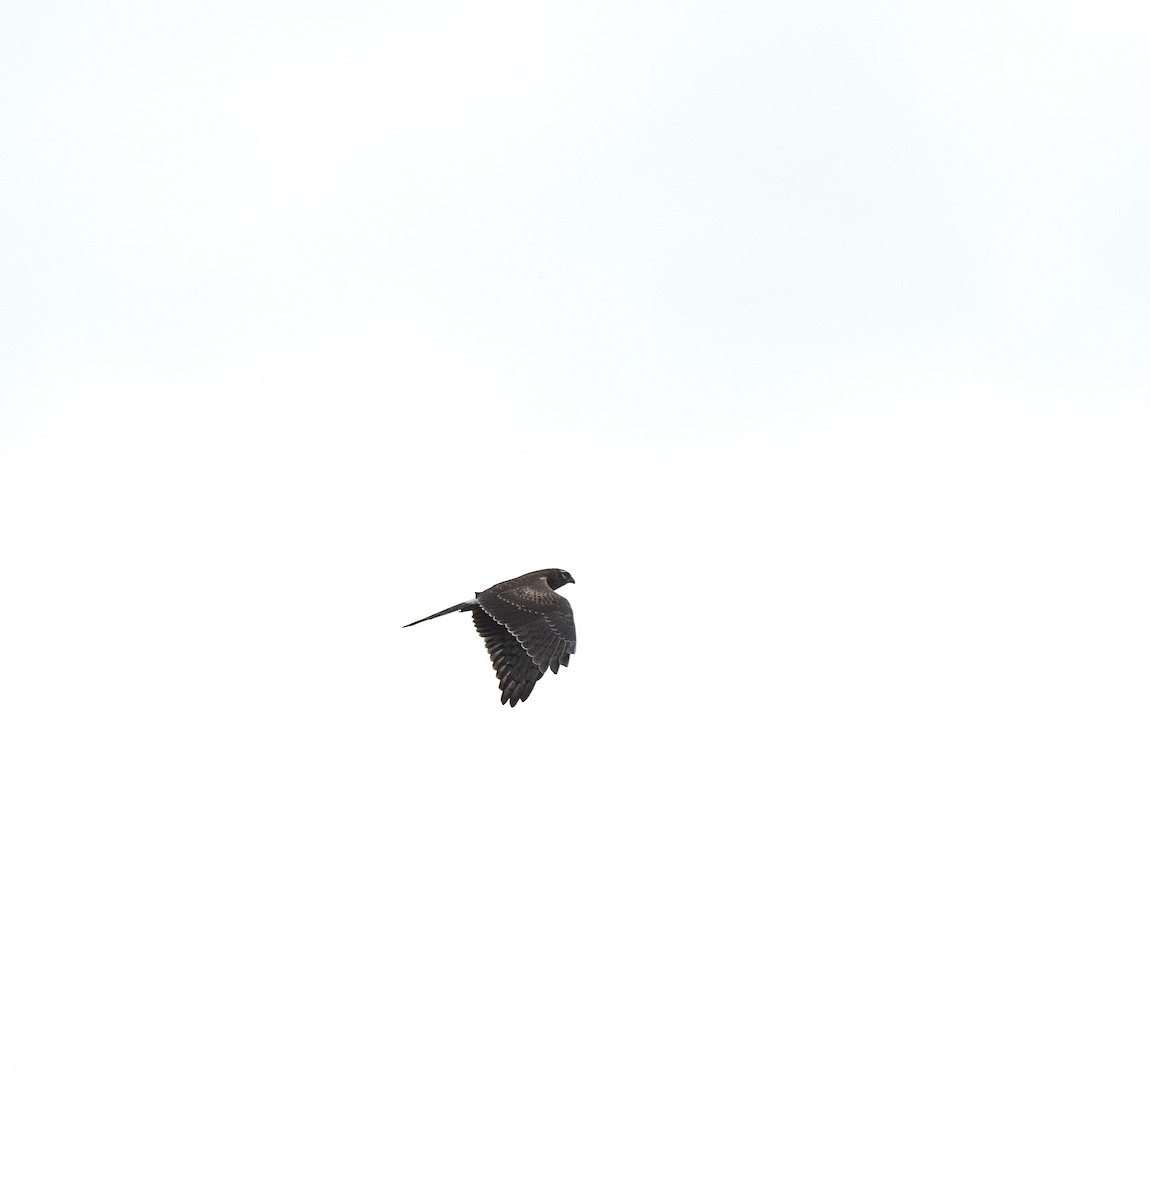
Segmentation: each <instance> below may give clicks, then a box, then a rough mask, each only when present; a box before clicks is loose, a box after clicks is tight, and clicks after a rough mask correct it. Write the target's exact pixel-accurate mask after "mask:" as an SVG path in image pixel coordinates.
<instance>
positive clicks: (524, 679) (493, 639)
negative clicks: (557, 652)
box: [471, 608, 543, 708]
mask: <svg viewBox="0 0 1150 1200" xmlns="http://www.w3.org/2000/svg"><path fill="white" fill-rule="evenodd" d="M471 618H472V620H473V621H474V622H475V628H476V629H478V630H479V636H480V637H481V638H483V641H484V642H485V644H486V645H487V653H488V654H489V655H490V656H491V665H492V666H493V667H494V668H495V674H496V675H498V676H499V691H500V697H499V698H500V701H501V703H503V704H508V703H510V705H511V706H512V708H514V707H515V705H516V704H518V703H519V701H520V700H526V699H527V697H528V696H530V695H531V689H532V688H533V687H534V686H535V685H536V684H537V683H538V682H539V680H540V679H542V678H543V672H542V671H541V670H540V669H539V668H538V667H537V666H536V665H535V663H534V661H533V660H532V657H531V655H530V654H529V653H528V651H527V650H526V649H525V648H524V646H523V645H522V644H521V643H520V641H519V639H518V638H517V637H516V636H515V634H513V633H512V632H511V630H509V629H508V628H507V627H506V626H504V625H500V624H499V622H498V621H496V620H495V619H494V618H493V617H491V616H489V615H488V614H487V613H486V612H484V611H483V609H482V608H476V609H475V610H474V611H473V612H472V614H471Z"/></svg>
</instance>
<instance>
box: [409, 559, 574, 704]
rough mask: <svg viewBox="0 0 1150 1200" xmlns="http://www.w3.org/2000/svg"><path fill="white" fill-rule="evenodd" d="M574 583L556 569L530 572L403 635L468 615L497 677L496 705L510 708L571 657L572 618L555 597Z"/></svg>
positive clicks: (419, 622)
mask: <svg viewBox="0 0 1150 1200" xmlns="http://www.w3.org/2000/svg"><path fill="white" fill-rule="evenodd" d="M574 582H575V580H574V579H573V578H572V577H571V576H570V575H569V574H568V573H567V572H566V571H561V570H559V568H558V567H553V568H552V569H551V570H550V571H532V572H531V573H530V574H528V575H518V576H516V577H515V578H514V579H505V580H504V581H503V582H502V583H496V584H492V586H491V587H489V588H488V589H487V591H485V592H476V593H475V599H474V600H464V601H463V603H462V604H453V605H452V606H451V607H450V608H445V609H443V610H442V611H441V612H437V613H432V614H431V616H430V617H420V619H419V620H418V621H411V622H410V623H409V624H407V625H405V626H404V629H410V628H411V626H412V625H422V624H423V622H424V621H433V620H434V619H435V618H436V617H445V616H446V615H447V614H448V613H453V612H470V613H471V619H472V620H473V621H474V622H475V628H476V629H478V630H479V636H480V637H481V638H482V639H483V640H484V642H486V643H487V653H488V654H489V655H491V665H492V666H493V667H494V668H495V674H496V675H498V676H499V691H500V697H499V698H500V702H501V703H503V704H508V703H510V704H511V706H512V707H514V706H515V705H516V704H518V703H519V701H520V700H526V699H527V697H528V696H530V695H531V689H532V688H534V686H535V685H536V684H537V683H538V682H539V680H540V679H542V678H543V673H544V671H546V670H547V668H548V667H550V668H551V670H552V671H553V672H554V673H555V674H558V673H559V668H560V667H565V666H566V665H567V664H568V663H569V662H570V661H571V655H572V654H574V653H575V614H574V613H573V612H572V611H571V605H570V604H568V603H567V601H566V600H564V599H563V597H562V596H560V595H557V594H556V592H555V588H561V587H562V586H563V585H564V584H565V583H574Z"/></svg>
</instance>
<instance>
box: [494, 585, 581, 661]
mask: <svg viewBox="0 0 1150 1200" xmlns="http://www.w3.org/2000/svg"><path fill="white" fill-rule="evenodd" d="M476 599H477V600H478V601H479V606H480V608H482V609H483V611H484V612H485V613H487V615H488V616H489V617H492V618H493V619H494V620H496V621H497V622H499V624H500V625H503V626H505V627H506V628H507V629H509V630H510V631H511V632H512V633H513V634H514V635H515V637H516V639H517V640H518V641H519V643H520V645H521V646H522V647H523V649H524V650H526V651H527V653H528V655H530V657H531V661H532V662H533V663H534V664H535V665H536V666H537V667H538V668H539V670H540V671H546V670H547V668H548V667H550V668H551V670H552V671H555V672H558V670H559V668H560V667H565V666H566V665H567V664H568V663H569V662H570V661H571V655H572V654H574V653H575V614H574V613H573V612H572V611H571V605H570V604H568V603H567V601H566V600H565V599H564V598H563V597H562V596H560V595H559V594H558V593H557V592H555V591H553V590H552V589H551V588H550V587H548V586H547V584H546V583H544V582H542V581H540V582H539V583H538V584H518V585H517V586H516V587H514V588H500V587H498V586H497V587H494V588H489V589H488V590H487V591H485V592H480V593H479V594H478V596H477V597H476Z"/></svg>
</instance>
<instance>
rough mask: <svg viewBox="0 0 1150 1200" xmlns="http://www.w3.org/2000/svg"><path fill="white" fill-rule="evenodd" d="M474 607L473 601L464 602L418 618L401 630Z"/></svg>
mask: <svg viewBox="0 0 1150 1200" xmlns="http://www.w3.org/2000/svg"><path fill="white" fill-rule="evenodd" d="M474 607H475V601H474V600H464V601H463V603H462V604H453V605H452V606H451V607H450V608H444V609H441V610H440V611H439V612H437V613H432V614H431V616H430V617H420V618H419V620H418V621H408V623H407V624H406V625H405V626H404V627H403V628H404V629H410V628H411V627H412V626H413V625H422V624H423V622H424V621H434V620H435V618H436V617H446V616H447V614H448V613H453V612H468V611H470V610H471V609H473V608H474Z"/></svg>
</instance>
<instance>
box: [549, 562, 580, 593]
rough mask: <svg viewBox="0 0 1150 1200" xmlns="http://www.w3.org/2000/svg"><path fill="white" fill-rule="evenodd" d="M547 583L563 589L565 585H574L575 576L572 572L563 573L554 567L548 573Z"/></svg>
mask: <svg viewBox="0 0 1150 1200" xmlns="http://www.w3.org/2000/svg"><path fill="white" fill-rule="evenodd" d="M547 582H548V583H549V584H550V585H551V586H552V587H553V588H561V587H562V586H563V585H564V584H565V583H574V582H575V576H574V575H572V574H571V572H570V571H562V570H560V569H559V568H558V567H552V568H551V570H550V571H548V572H547Z"/></svg>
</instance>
